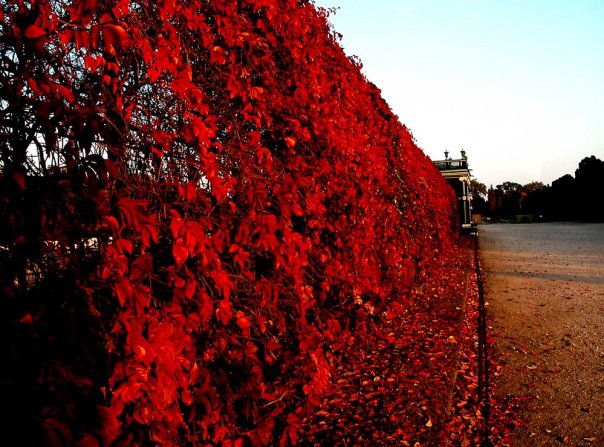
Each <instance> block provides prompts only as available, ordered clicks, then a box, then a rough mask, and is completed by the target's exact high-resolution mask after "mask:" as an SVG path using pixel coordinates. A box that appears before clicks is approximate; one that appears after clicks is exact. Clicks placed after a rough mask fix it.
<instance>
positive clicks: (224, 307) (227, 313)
mask: <svg viewBox="0 0 604 447" xmlns="http://www.w3.org/2000/svg"><path fill="white" fill-rule="evenodd" d="M216 316H217V317H218V319H219V320H220V321H221V322H222V324H224V325H225V326H226V325H227V324H228V322H229V321H230V320H231V318H232V317H233V312H232V311H231V302H230V301H229V300H221V301H220V302H219V303H218V308H217V309H216Z"/></svg>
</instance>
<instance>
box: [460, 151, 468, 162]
mask: <svg viewBox="0 0 604 447" xmlns="http://www.w3.org/2000/svg"><path fill="white" fill-rule="evenodd" d="M461 158H463V159H464V160H465V159H466V158H468V157H466V151H464V150H463V149H462V150H461Z"/></svg>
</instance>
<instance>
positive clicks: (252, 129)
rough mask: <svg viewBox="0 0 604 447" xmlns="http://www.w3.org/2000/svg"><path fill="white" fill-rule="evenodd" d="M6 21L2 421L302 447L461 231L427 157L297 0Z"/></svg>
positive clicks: (32, 9) (108, 436)
mask: <svg viewBox="0 0 604 447" xmlns="http://www.w3.org/2000/svg"><path fill="white" fill-rule="evenodd" d="M0 26H1V27H2V28H1V29H2V32H1V34H0V52H1V56H2V71H1V73H0V76H1V77H2V79H1V80H2V88H1V97H0V101H1V107H2V110H3V114H4V118H3V121H2V124H1V126H2V146H1V151H2V152H1V157H2V158H1V161H0V163H1V165H0V166H1V170H2V172H1V178H0V183H1V185H2V187H1V190H0V199H1V200H2V208H1V211H0V225H1V228H0V267H1V268H0V271H1V272H0V287H1V288H2V309H3V315H2V317H1V318H2V321H1V323H2V326H3V329H4V330H5V331H6V334H3V335H4V337H3V340H4V343H3V352H2V357H3V359H4V360H7V362H4V361H3V363H5V364H9V365H10V367H8V368H7V369H6V371H5V372H4V373H2V378H1V380H2V385H1V386H2V393H3V395H5V396H6V399H3V403H2V406H1V408H2V415H0V417H1V419H2V420H3V422H4V423H5V424H6V425H7V428H8V430H9V432H11V433H16V431H17V430H16V427H23V426H25V427H26V428H27V430H24V431H22V432H19V434H20V436H21V437H22V440H23V442H22V443H23V444H24V445H25V444H28V443H30V444H31V445H33V444H35V443H38V444H41V443H42V442H46V443H47V444H48V445H78V446H81V447H90V446H96V445H124V446H126V445H142V444H145V445H147V444H149V443H151V444H161V445H188V444H191V445H219V444H222V445H269V444H276V443H279V442H280V443H282V444H287V443H288V442H290V441H291V442H292V443H293V442H295V433H296V429H297V427H298V425H299V423H300V421H301V419H302V418H303V417H304V416H305V415H306V414H308V412H309V411H311V410H312V408H313V407H314V406H315V405H316V404H317V403H318V402H319V399H320V397H321V396H322V395H323V394H324V393H325V392H326V391H327V390H328V387H329V383H330V371H331V368H332V366H333V365H334V363H335V362H337V361H338V359H340V357H341V355H342V353H343V352H344V349H345V347H346V345H347V344H349V343H354V342H358V341H362V340H365V339H366V338H367V337H369V332H368V331H366V330H365V328H366V326H367V324H368V323H369V322H370V321H372V319H376V318H378V319H379V318H388V317H391V316H392V315H394V314H395V313H396V312H397V310H398V309H401V306H404V305H405V299H406V298H405V297H406V293H407V292H408V290H409V288H410V286H411V284H412V283H413V281H415V280H416V279H417V278H418V277H419V276H421V273H422V271H423V269H424V267H425V266H426V265H427V264H428V263H430V262H431V260H432V259H434V257H435V256H436V255H437V254H438V252H439V251H440V250H442V249H443V248H445V247H446V246H448V244H449V243H450V241H451V239H452V237H453V234H454V233H455V231H454V222H455V208H454V197H453V194H452V191H451V190H450V189H449V188H448V187H447V186H446V183H445V181H444V180H443V179H442V177H441V176H440V174H439V173H438V171H437V170H436V169H435V168H434V167H433V165H432V163H431V162H430V160H429V159H428V158H427V157H425V156H424V154H423V153H422V152H421V151H420V150H419V149H418V148H417V147H416V146H415V144H414V142H413V138H412V136H411V135H410V133H409V132H408V130H407V129H406V128H405V127H404V126H402V125H401V124H400V123H399V121H398V119H397V117H396V116H394V115H393V114H392V112H391V111H390V109H389V107H388V106H387V104H386V103H385V102H384V101H383V100H382V99H381V97H380V91H379V90H378V89H377V88H376V87H375V86H374V85H372V84H371V83H369V82H368V81H367V80H366V79H365V78H364V76H363V75H362V74H361V73H360V67H359V66H358V65H357V64H356V63H355V62H354V61H351V60H350V59H348V58H347V57H346V56H345V55H344V53H343V52H342V50H341V48H340V47H339V45H338V43H337V40H336V38H335V37H334V34H333V33H332V32H331V30H330V29H329V26H328V24H327V22H326V18H325V12H324V11H321V10H319V11H317V10H316V9H315V7H314V6H313V5H312V4H310V3H309V2H307V1H304V0H300V1H296V0H283V1H279V2H278V1H277V0H255V1H253V0H240V1H238V2H237V1H236V2H233V1H231V0H223V1H219V0H213V1H211V2H209V1H203V0H192V1H183V2H175V1H173V0H172V1H171V0H167V1H160V2H158V3H156V2H147V1H144V0H143V1H141V2H131V1H125V0H120V1H111V0H109V1H103V2H100V1H98V0H83V1H75V2H73V3H69V2H62V1H58V0H46V1H35V0H34V1H31V2H29V3H26V2H23V1H21V0H19V1H17V0H8V2H4V3H3V4H2V15H1V16H0Z"/></svg>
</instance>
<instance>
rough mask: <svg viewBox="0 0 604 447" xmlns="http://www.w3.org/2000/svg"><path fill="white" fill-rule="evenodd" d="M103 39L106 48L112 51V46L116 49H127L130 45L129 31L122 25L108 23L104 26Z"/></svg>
mask: <svg viewBox="0 0 604 447" xmlns="http://www.w3.org/2000/svg"><path fill="white" fill-rule="evenodd" d="M103 39H104V43H105V50H108V51H110V48H109V47H110V46H111V47H113V48H115V49H116V50H125V49H128V48H129V46H130V36H129V35H128V31H126V29H125V28H124V27H123V26H121V25H114V24H112V23H107V24H105V25H104V26H103Z"/></svg>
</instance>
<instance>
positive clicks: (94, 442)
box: [76, 435, 100, 447]
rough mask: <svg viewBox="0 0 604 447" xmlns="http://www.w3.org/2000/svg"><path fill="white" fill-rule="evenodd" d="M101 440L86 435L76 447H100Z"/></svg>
mask: <svg viewBox="0 0 604 447" xmlns="http://www.w3.org/2000/svg"><path fill="white" fill-rule="evenodd" d="M99 445H100V444H99V440H98V439H97V438H95V437H94V436H92V435H86V436H84V437H83V438H82V439H80V441H79V442H78V443H77V444H76V447H99Z"/></svg>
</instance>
